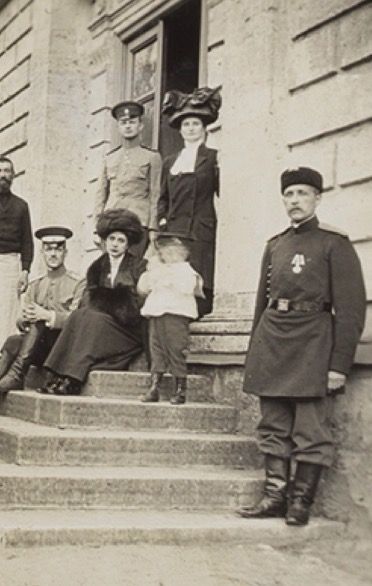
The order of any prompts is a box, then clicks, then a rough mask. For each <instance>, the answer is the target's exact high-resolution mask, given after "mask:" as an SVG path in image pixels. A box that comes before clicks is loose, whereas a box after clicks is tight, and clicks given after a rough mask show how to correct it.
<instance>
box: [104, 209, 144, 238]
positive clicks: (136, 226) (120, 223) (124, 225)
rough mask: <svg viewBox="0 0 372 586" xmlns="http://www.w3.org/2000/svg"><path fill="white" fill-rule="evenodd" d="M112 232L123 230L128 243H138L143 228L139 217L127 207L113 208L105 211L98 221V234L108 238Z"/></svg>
mask: <svg viewBox="0 0 372 586" xmlns="http://www.w3.org/2000/svg"><path fill="white" fill-rule="evenodd" d="M112 232H123V234H125V236H126V237H127V238H128V244H130V245H131V244H138V242H140V240H141V238H142V234H143V228H142V226H141V222H140V219H139V217H138V216H137V215H136V214H134V213H133V212H130V211H129V210H126V209H120V208H118V209H111V210H106V211H105V212H103V213H102V214H101V215H100V216H99V218H98V222H97V234H98V235H99V236H100V237H101V238H103V239H104V240H106V238H107V237H108V236H109V235H110V234H111V233H112Z"/></svg>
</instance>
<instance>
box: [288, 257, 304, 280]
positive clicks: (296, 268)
mask: <svg viewBox="0 0 372 586" xmlns="http://www.w3.org/2000/svg"><path fill="white" fill-rule="evenodd" d="M305 264H306V261H305V257H304V255H303V254H298V253H296V254H295V255H294V257H293V258H292V260H291V265H292V272H294V273H295V274H296V275H298V274H299V273H301V272H302V269H303V267H304V266H305Z"/></svg>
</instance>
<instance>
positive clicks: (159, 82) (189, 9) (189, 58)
mask: <svg viewBox="0 0 372 586" xmlns="http://www.w3.org/2000/svg"><path fill="white" fill-rule="evenodd" d="M201 2H202V0H186V1H185V2H183V3H182V4H181V5H180V6H179V7H178V8H176V9H173V10H172V11H171V12H169V13H167V14H166V15H164V16H163V17H162V18H161V19H160V20H159V21H158V22H157V23H156V24H155V25H154V26H153V27H152V28H150V29H148V30H146V31H145V32H143V33H141V34H140V35H138V36H136V37H135V38H134V39H133V40H131V41H130V42H129V43H128V44H127V45H126V76H125V98H126V99H133V100H136V101H138V102H140V103H141V104H143V106H144V108H145V116H144V125H145V128H144V132H143V137H142V140H143V144H145V145H146V146H149V147H152V148H155V149H158V150H159V151H160V153H161V154H162V156H163V157H164V156H167V155H169V154H170V153H173V152H175V151H177V150H179V149H180V148H181V147H182V141H181V138H180V136H179V133H178V131H176V130H174V129H172V128H170V127H169V125H168V121H167V117H166V116H165V117H163V116H162V115H161V103H162V100H163V96H164V94H165V92H167V91H169V90H172V89H175V90H180V91H182V92H185V93H189V92H192V91H193V89H194V88H196V87H198V84H199V63H200V55H199V53H200V31H201Z"/></svg>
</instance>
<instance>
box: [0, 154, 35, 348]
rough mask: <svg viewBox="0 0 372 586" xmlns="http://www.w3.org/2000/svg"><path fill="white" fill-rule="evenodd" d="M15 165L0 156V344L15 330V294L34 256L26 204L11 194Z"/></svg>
mask: <svg viewBox="0 0 372 586" xmlns="http://www.w3.org/2000/svg"><path fill="white" fill-rule="evenodd" d="M13 179H14V165H13V163H12V161H11V160H10V159H9V158H8V157H0V299H1V319H0V346H1V344H3V343H4V341H5V340H6V338H7V337H8V336H9V334H10V333H11V332H12V331H15V330H14V327H15V323H16V319H17V313H18V299H17V298H18V297H19V295H20V294H21V293H23V292H24V291H26V289H27V286H28V272H29V270H30V266H31V263H32V260H33V256H34V243H33V239H32V230H31V220H30V212H29V208H28V204H27V203H26V202H25V201H24V200H23V199H21V198H20V197H18V196H17V195H14V193H12V191H11V185H12V182H13Z"/></svg>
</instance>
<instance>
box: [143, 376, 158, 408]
mask: <svg viewBox="0 0 372 586" xmlns="http://www.w3.org/2000/svg"><path fill="white" fill-rule="evenodd" d="M162 378H163V374H162V373H161V372H152V373H151V385H150V388H149V390H148V391H147V393H146V395H143V397H142V398H141V401H142V403H157V402H158V401H159V391H160V383H161V380H162Z"/></svg>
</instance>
